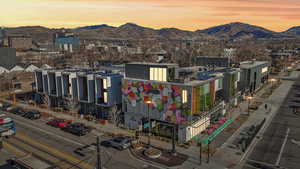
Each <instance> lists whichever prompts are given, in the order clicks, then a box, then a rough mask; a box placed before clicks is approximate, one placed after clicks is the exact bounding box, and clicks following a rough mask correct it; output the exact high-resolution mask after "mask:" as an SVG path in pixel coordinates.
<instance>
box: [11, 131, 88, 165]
mask: <svg viewBox="0 0 300 169" xmlns="http://www.w3.org/2000/svg"><path fill="white" fill-rule="evenodd" d="M15 137H16V138H19V139H21V140H24V141H26V142H28V143H30V144H33V145H35V146H37V147H40V148H42V149H45V150H47V151H49V152H51V153H52V154H56V155H57V156H61V157H63V158H65V159H67V160H68V161H71V162H74V163H76V164H77V163H80V162H81V160H80V159H77V158H75V157H73V156H71V155H69V154H66V153H64V152H62V151H59V150H57V149H55V148H52V147H50V146H48V145H44V144H42V143H39V142H37V141H34V140H33V139H31V138H29V137H26V136H24V135H22V134H19V133H17V134H16V136H15ZM80 166H83V167H84V168H93V166H91V165H90V164H88V163H85V162H81V163H80Z"/></svg>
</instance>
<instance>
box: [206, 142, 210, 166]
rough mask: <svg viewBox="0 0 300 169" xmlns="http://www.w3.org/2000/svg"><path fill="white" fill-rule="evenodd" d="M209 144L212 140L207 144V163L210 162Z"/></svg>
mask: <svg viewBox="0 0 300 169" xmlns="http://www.w3.org/2000/svg"><path fill="white" fill-rule="evenodd" d="M209 144H210V140H208V144H207V163H209V155H210V154H209Z"/></svg>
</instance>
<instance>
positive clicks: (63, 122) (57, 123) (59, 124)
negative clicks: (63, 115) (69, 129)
mask: <svg viewBox="0 0 300 169" xmlns="http://www.w3.org/2000/svg"><path fill="white" fill-rule="evenodd" d="M47 124H48V125H50V126H53V127H58V128H64V127H66V126H67V125H69V124H70V122H69V121H66V120H64V119H54V120H51V121H49V122H47Z"/></svg>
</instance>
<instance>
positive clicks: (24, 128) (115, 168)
mask: <svg viewBox="0 0 300 169" xmlns="http://www.w3.org/2000/svg"><path fill="white" fill-rule="evenodd" d="M6 114H7V115H9V116H11V117H12V118H14V119H15V122H16V128H17V133H20V135H21V136H24V137H25V138H30V139H31V140H33V141H35V142H38V143H41V144H43V145H45V146H48V147H50V148H49V149H53V151H54V152H55V151H57V150H59V151H61V152H63V153H65V154H67V155H71V156H73V157H75V158H77V159H80V160H83V161H84V162H86V163H88V164H91V165H94V166H96V164H97V159H96V147H95V146H94V145H95V143H96V135H99V133H97V132H92V133H89V134H88V135H86V136H82V137H78V136H75V135H72V134H69V133H66V132H64V131H61V130H60V129H57V128H54V127H50V126H48V125H46V124H45V123H46V121H45V120H34V121H33V120H29V119H25V118H23V117H20V116H17V115H14V114H11V113H6ZM105 139H107V138H105V137H104V136H100V140H105ZM0 154H1V152H0ZM101 160H102V164H103V166H104V168H105V169H156V168H158V167H154V166H151V165H148V164H145V163H144V162H142V161H139V160H137V159H135V158H134V157H132V156H131V155H130V153H129V151H128V150H124V151H119V150H116V149H114V148H106V147H101Z"/></svg>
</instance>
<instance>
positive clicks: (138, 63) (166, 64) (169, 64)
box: [127, 62, 178, 66]
mask: <svg viewBox="0 0 300 169" xmlns="http://www.w3.org/2000/svg"><path fill="white" fill-rule="evenodd" d="M127 64H128V65H153V66H178V64H176V63H149V62H130V63H127Z"/></svg>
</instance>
